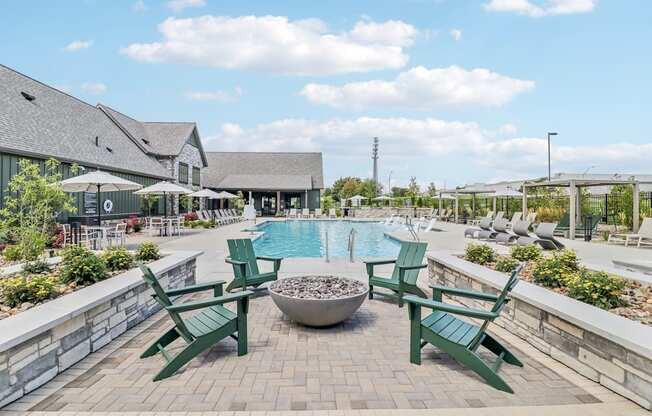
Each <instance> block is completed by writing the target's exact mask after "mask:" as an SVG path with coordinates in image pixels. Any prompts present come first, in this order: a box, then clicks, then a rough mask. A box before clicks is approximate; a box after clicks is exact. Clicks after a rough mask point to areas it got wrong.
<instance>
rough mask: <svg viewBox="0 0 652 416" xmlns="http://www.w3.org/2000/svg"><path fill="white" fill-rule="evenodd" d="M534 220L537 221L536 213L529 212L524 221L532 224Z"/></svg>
mask: <svg viewBox="0 0 652 416" xmlns="http://www.w3.org/2000/svg"><path fill="white" fill-rule="evenodd" d="M536 219H537V213H536V212H529V213H528V214H527V216H526V217H525V221H528V222H529V223H530V224H534V221H536Z"/></svg>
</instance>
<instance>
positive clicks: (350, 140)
mask: <svg viewBox="0 0 652 416" xmlns="http://www.w3.org/2000/svg"><path fill="white" fill-rule="evenodd" d="M0 7H1V13H0V56H1V57H2V58H1V60H2V63H3V64H5V65H8V66H9V67H12V68H14V69H17V70H19V71H21V72H23V73H25V74H27V75H30V76H32V77H34V78H36V79H38V80H41V81H43V82H46V83H48V84H50V85H54V86H57V87H59V88H61V89H64V90H66V91H67V92H69V93H70V94H72V95H75V96H78V97H80V98H82V99H84V100H86V101H88V102H90V103H92V104H95V103H97V102H101V103H105V104H108V105H110V106H113V107H114V108H116V109H119V110H120V111H123V112H125V113H126V114H129V115H131V116H133V117H135V118H138V119H140V120H145V121H156V120H178V121H196V122H197V123H198V125H199V129H200V133H201V135H202V138H203V141H204V145H205V147H206V148H207V149H208V150H251V151H254V150H255V151H260V150H268V151H271V150H281V151H323V152H324V161H325V174H326V178H327V181H328V182H331V181H332V180H333V179H335V178H337V177H339V176H347V175H358V176H368V175H370V172H371V160H370V156H369V151H370V146H371V139H372V137H373V136H378V137H380V141H381V142H380V143H381V148H380V154H381V162H380V173H381V179H382V181H383V183H386V181H387V176H388V174H389V172H390V170H391V171H393V172H394V173H393V176H392V178H393V179H392V182H393V184H404V183H406V182H407V181H408V178H409V177H410V176H416V177H417V179H418V181H419V182H420V183H422V184H426V183H428V182H430V181H434V182H436V183H437V184H438V185H440V186H441V185H443V183H444V182H446V185H448V186H452V185H460V184H464V183H470V182H475V181H490V180H499V179H516V178H522V177H524V176H528V177H530V176H542V175H545V174H546V172H547V165H546V148H545V133H546V132H547V131H557V132H559V136H557V137H555V138H554V146H553V171H564V172H583V171H585V170H586V169H588V168H590V167H591V166H595V167H593V168H592V169H591V172H595V173H616V172H618V173H650V160H651V159H652V143H651V142H652V140H651V134H650V131H651V129H650V117H649V115H650V104H649V100H650V95H651V93H652V77H651V74H652V53H651V50H650V49H651V47H650V40H651V39H652V26H651V25H650V24H649V22H650V21H652V3H650V2H649V0H629V1H627V2H623V1H616V0H478V1H474V0H468V1H458V0H404V1H399V0H394V1H388V0H374V1H344V0H342V1H336V0H333V1H328V2H306V1H299V0H296V1H274V2H271V1H239V2H233V1H225V0H172V1H153V0H143V1H138V2H137V1H135V0H128V1H111V2H109V1H100V0H95V1H93V0H85V1H84V0H79V1H74V0H69V1H66V2H45V1H40V2H32V1H12V0H5V1H3V2H2V6H0Z"/></svg>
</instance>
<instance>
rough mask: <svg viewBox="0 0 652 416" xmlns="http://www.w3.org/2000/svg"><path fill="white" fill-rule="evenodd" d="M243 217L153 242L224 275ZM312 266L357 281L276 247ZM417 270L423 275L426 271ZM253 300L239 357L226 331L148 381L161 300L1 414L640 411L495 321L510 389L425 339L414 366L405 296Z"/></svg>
mask: <svg viewBox="0 0 652 416" xmlns="http://www.w3.org/2000/svg"><path fill="white" fill-rule="evenodd" d="M248 225H249V224H246V223H240V224H233V225H229V226H225V227H221V228H218V229H211V230H205V231H201V232H195V233H193V234H192V235H187V236H182V237H180V238H173V239H168V240H167V241H161V240H159V242H160V243H161V248H162V249H163V250H174V249H183V250H195V249H196V250H203V251H204V253H205V254H204V255H202V256H201V257H199V258H198V261H197V268H198V271H197V279H198V281H200V282H201V281H210V280H216V279H224V280H227V281H229V280H231V278H232V271H231V268H230V266H229V265H227V264H226V263H224V257H225V256H226V253H227V246H226V239H228V238H238V237H240V238H242V237H247V236H249V235H250V233H249V232H242V230H243V229H245V228H247V226H248ZM444 227H445V228H447V231H448V232H441V233H435V232H433V233H430V234H428V235H426V236H424V237H422V238H423V239H427V241H428V242H429V243H430V247H429V250H437V249H441V248H446V249H449V250H450V249H453V250H456V249H460V250H461V249H463V248H464V245H465V240H464V239H463V237H462V238H458V237H457V236H456V235H457V234H460V235H461V232H459V233H458V230H459V229H462V228H463V227H460V226H457V225H454V224H450V225H448V224H444V225H443V227H442V228H444ZM422 234H423V233H422ZM398 235H399V236H401V233H398ZM407 235H409V233H406V236H407ZM142 239H149V238H142ZM157 240H158V239H157ZM138 241H139V240H138V239H132V240H131V241H130V244H135V243H137V242H138ZM621 249H622V247H621ZM390 270H391V267H387V268H385V271H390ZM315 272H319V273H322V274H326V273H332V274H338V275H344V276H348V277H353V278H358V279H361V280H364V281H366V274H365V271H364V266H363V264H362V263H361V262H360V261H356V262H355V263H350V262H348V261H346V260H345V259H333V260H332V261H331V262H330V263H326V262H325V261H324V260H323V259H315V258H313V259H305V258H290V259H286V260H284V261H283V265H282V268H281V277H285V276H292V275H298V274H309V273H315ZM422 276H423V277H424V278H425V279H426V281H427V276H426V273H425V272H424V273H423V274H422ZM420 280H421V279H420ZM251 303H252V306H251V310H250V314H249V331H250V332H249V340H250V341H249V348H250V349H249V354H248V355H246V356H243V357H237V356H236V354H235V342H232V341H231V340H226V341H223V342H221V343H219V344H218V345H216V346H215V347H214V348H213V349H211V350H210V351H208V352H207V353H205V354H203V355H201V356H200V357H198V358H197V359H195V360H194V361H193V362H191V363H190V364H189V365H188V367H186V368H185V369H184V370H182V371H181V372H179V373H178V374H177V375H175V376H173V377H171V378H170V379H167V380H164V381H162V382H159V383H153V382H152V381H151V377H152V376H153V374H154V372H156V371H157V370H158V369H159V368H160V366H161V365H162V359H161V358H160V357H153V358H149V359H146V360H140V359H139V358H138V355H139V354H140V352H141V350H142V349H143V346H144V344H146V343H147V342H150V341H151V339H153V338H154V337H155V336H157V335H159V334H160V333H161V332H162V331H164V330H165V329H166V328H168V327H169V326H170V322H169V319H168V317H167V316H166V314H165V313H163V312H160V313H158V314H157V315H155V316H153V317H152V318H150V319H149V320H147V321H146V322H144V323H143V324H141V325H139V326H137V327H135V328H133V329H131V330H129V331H128V332H127V333H125V334H123V335H122V336H121V337H120V338H119V339H117V340H116V341H115V342H113V343H111V344H109V345H108V346H107V347H105V348H103V349H102V350H100V351H98V352H97V353H94V354H91V355H90V356H88V357H87V358H85V359H84V360H82V361H81V362H79V363H78V364H76V365H74V366H73V367H71V368H70V369H68V370H66V371H65V372H64V373H62V374H61V375H59V376H57V377H56V378H55V379H54V380H53V381H51V382H49V383H47V384H46V385H44V386H43V387H41V388H40V389H38V390H35V391H34V392H32V393H30V394H29V395H27V396H25V397H24V398H22V399H21V400H19V401H17V402H15V403H13V404H12V405H10V406H7V407H5V408H4V409H2V410H0V416H9V415H13V414H26V413H29V414H34V415H37V414H38V415H52V416H54V415H64V414H65V415H71V416H82V415H99V414H102V415H109V414H111V415H113V414H130V415H136V414H138V415H151V416H154V415H173V414H174V415H179V416H182V415H188V416H191V415H192V416H194V415H197V416H199V415H230V416H238V415H242V416H244V415H248V416H254V415H257V416H263V415H266V416H272V415H274V416H282V415H296V416H300V415H301V416H309V415H314V416H317V415H329V416H338V415H343V416H346V415H351V416H352V415H355V416H366V415H369V416H371V415H393V414H401V415H408V416H409V415H426V414H427V415H442V416H443V415H489V414H497V413H498V414H502V415H560V414H586V415H639V414H640V415H643V414H649V413H648V412H646V411H645V410H643V409H641V408H640V407H638V406H636V405H635V404H634V403H632V402H630V401H628V400H627V399H625V398H623V397H621V396H619V395H617V394H615V393H612V392H611V391H609V390H607V389H606V388H604V387H602V386H600V385H598V384H596V383H594V382H592V381H590V380H588V379H586V378H584V377H582V376H581V375H579V374H577V373H576V372H574V371H573V370H570V369H569V368H567V367H566V366H564V365H563V364H561V363H559V362H557V361H555V360H553V359H551V358H550V357H548V356H546V355H544V354H543V353H540V352H539V351H537V350H536V349H534V348H533V347H532V346H530V345H529V344H527V343H526V342H525V341H523V340H521V339H519V338H517V337H516V336H514V335H512V334H510V333H508V332H506V331H504V330H502V329H500V328H498V327H496V326H492V327H491V329H490V330H491V332H493V333H494V334H496V335H497V336H498V337H499V338H501V339H502V340H503V341H505V342H506V343H507V344H509V345H510V346H511V347H512V348H514V349H515V350H516V351H517V354H518V355H519V357H521V358H523V361H524V362H525V367H524V368H522V369H521V368H515V367H511V366H509V365H505V366H503V369H502V370H501V372H502V374H503V375H505V377H506V378H508V379H509V383H510V384H512V386H513V387H514V388H515V390H516V394H514V395H509V394H506V393H502V392H499V391H496V390H494V389H492V388H491V387H489V386H487V385H486V384H485V383H484V382H483V381H482V380H480V379H479V378H478V377H476V376H475V375H474V374H473V373H472V372H470V371H468V370H466V369H464V368H463V367H461V366H460V365H459V364H457V363H456V362H455V361H453V360H451V359H450V358H449V357H448V356H446V354H442V353H440V352H438V351H437V350H436V349H434V348H433V347H427V348H426V349H424V355H423V364H422V365H421V366H414V365H412V364H410V363H409V360H408V347H407V343H408V331H409V320H408V318H407V308H404V309H399V308H397V307H396V305H394V304H391V303H388V302H384V301H379V300H373V301H368V300H367V301H366V302H365V303H364V304H363V305H362V307H361V308H360V310H359V311H358V312H357V313H356V314H355V315H354V317H353V318H352V319H351V320H349V321H347V322H346V323H345V324H344V325H341V326H336V327H333V328H329V329H326V330H315V329H310V328H305V327H302V326H299V325H296V324H294V323H292V322H290V321H288V320H287V319H285V318H284V317H283V315H282V314H281V313H280V312H279V311H278V309H276V308H275V306H274V305H273V303H272V302H271V300H270V298H269V297H268V296H266V295H263V296H260V297H258V298H256V299H253V300H252V302H251ZM397 409H400V411H397ZM106 412H112V413H106Z"/></svg>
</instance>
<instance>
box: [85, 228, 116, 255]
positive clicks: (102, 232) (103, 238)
mask: <svg viewBox="0 0 652 416" xmlns="http://www.w3.org/2000/svg"><path fill="white" fill-rule="evenodd" d="M113 228H114V227H106V226H99V225H88V226H86V229H87V230H89V231H92V232H97V234H98V238H97V239H96V240H95V241H94V242H93V249H94V250H97V249H98V242H99V248H100V249H101V248H102V246H103V245H104V242H108V238H107V235H108V232H109V230H112V229H113Z"/></svg>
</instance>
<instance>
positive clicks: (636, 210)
mask: <svg viewBox="0 0 652 416" xmlns="http://www.w3.org/2000/svg"><path fill="white" fill-rule="evenodd" d="M632 186H633V188H634V189H633V194H632V232H634V233H637V232H638V227H639V215H640V212H641V210H640V206H641V205H640V204H641V202H640V198H641V187H640V185H639V184H638V182H636V183H634V184H633V185H632Z"/></svg>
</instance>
